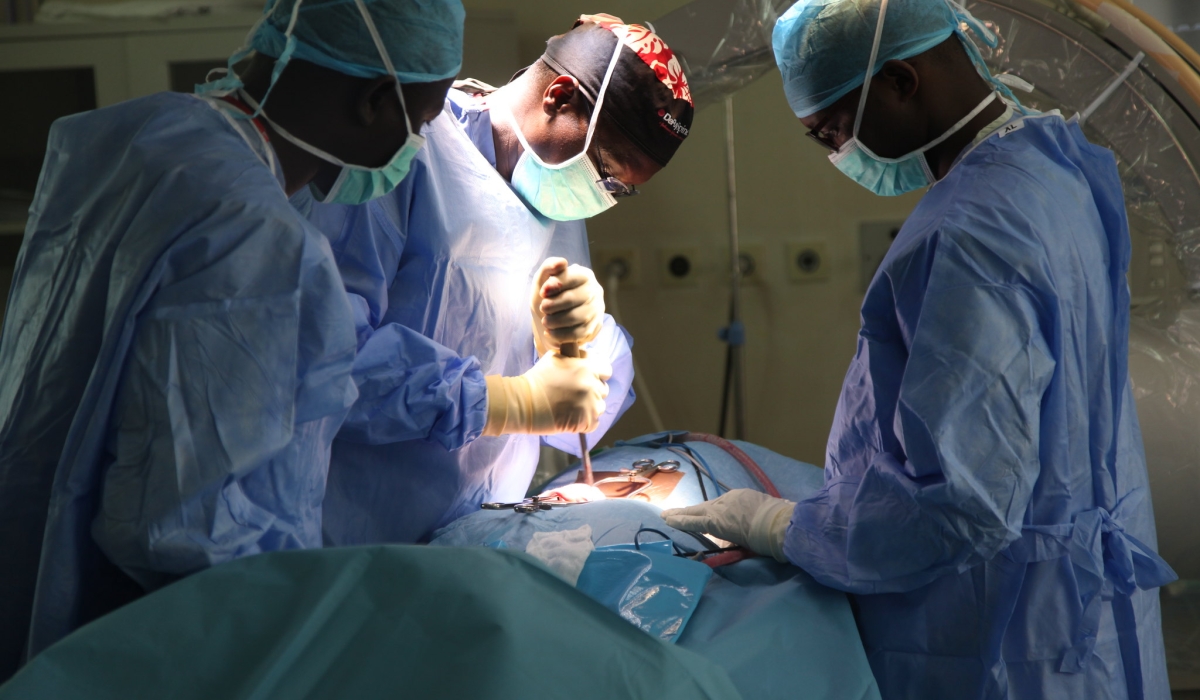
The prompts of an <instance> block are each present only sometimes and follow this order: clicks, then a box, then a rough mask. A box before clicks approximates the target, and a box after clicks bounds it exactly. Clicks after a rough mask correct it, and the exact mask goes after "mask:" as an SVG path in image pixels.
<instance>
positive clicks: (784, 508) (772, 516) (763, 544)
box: [662, 489, 796, 563]
mask: <svg viewBox="0 0 1200 700" xmlns="http://www.w3.org/2000/svg"><path fill="white" fill-rule="evenodd" d="M795 507H796V504H795V503H792V502H791V501H786V500H784V499H782V498H775V497H773V496H768V495H766V494H765V493H759V492H758V491H751V490H750V489H735V490H733V491H730V492H729V493H727V494H725V495H723V496H720V497H719V498H716V499H714V500H711V501H708V502H705V503H701V504H700V505H695V506H688V507H687V508H672V509H670V510H664V511H663V512H662V519H663V520H664V521H666V523H667V524H668V525H670V526H671V527H673V528H675V529H676V530H687V531H689V532H704V533H708V534H710V535H713V536H714V537H719V538H721V539H723V540H729V541H730V542H733V543H735V544H740V545H744V546H745V547H748V548H749V549H751V550H753V551H755V552H757V553H759V554H762V555H765V556H772V557H775V558H776V559H777V560H779V561H781V562H784V563H786V562H787V557H786V556H784V554H783V539H784V536H785V535H786V534H787V529H788V525H789V524H790V523H791V521H792V510H793V509H794V508H795Z"/></svg>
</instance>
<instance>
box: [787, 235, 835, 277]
mask: <svg viewBox="0 0 1200 700" xmlns="http://www.w3.org/2000/svg"><path fill="white" fill-rule="evenodd" d="M786 260H787V269H788V279H790V280H791V281H793V282H824V281H826V280H828V279H829V271H830V268H831V267H832V265H830V260H829V253H828V252H827V248H826V246H825V241H823V240H817V239H814V240H807V241H792V242H790V243H788V244H787V253H786Z"/></svg>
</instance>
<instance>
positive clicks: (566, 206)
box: [497, 40, 621, 221]
mask: <svg viewBox="0 0 1200 700" xmlns="http://www.w3.org/2000/svg"><path fill="white" fill-rule="evenodd" d="M620 54H621V41H620V40H618V41H617V48H616V49H615V50H614V51H613V55H612V59H611V60H610V61H609V63H608V72H607V73H605V74H604V82H603V83H602V84H601V85H600V94H599V95H598V96H597V97H596V108H595V109H594V110H592V119H591V121H590V122H589V123H588V130H587V137H586V138H585V139H584V142H583V151H582V152H581V153H579V155H576V156H574V157H572V158H568V159H567V160H565V161H563V162H562V163H556V164H550V163H547V162H545V161H543V160H542V159H541V158H539V157H538V154H537V153H534V152H533V149H532V148H530V147H529V142H528V141H526V140H525V134H523V133H521V125H520V124H518V123H517V120H516V118H515V117H514V116H513V115H512V112H511V111H509V109H508V107H507V106H504V105H497V106H499V107H500V111H501V112H503V113H504V114H505V116H507V118H508V119H509V121H510V122H511V123H512V125H513V131H514V132H516V135H517V140H519V141H520V142H521V148H522V149H524V152H523V153H522V154H521V157H520V158H519V159H517V165H516V167H515V168H514V169H513V174H512V187H513V189H514V190H516V192H517V194H518V195H520V197H521V199H523V200H525V203H526V204H528V205H529V206H531V207H533V208H534V209H536V210H538V211H539V212H540V213H541V214H542V216H544V217H546V218H547V219H553V220H555V221H575V220H578V219H588V218H591V217H593V216H595V215H597V214H599V213H601V212H603V211H606V210H608V209H610V208H612V207H613V205H615V204H616V203H617V200H616V199H615V198H614V197H613V196H612V195H611V194H610V193H609V192H608V191H607V190H606V189H605V188H604V187H603V185H601V183H600V180H601V178H600V173H599V172H598V171H597V170H596V166H595V165H594V164H592V161H591V159H590V158H588V156H587V151H588V148H589V147H590V146H591V144H592V134H594V133H595V131H596V122H597V121H598V120H599V118H600V108H601V106H603V104H604V94H605V93H606V92H607V91H608V82H609V80H610V79H611V78H612V74H613V69H614V68H615V67H616V65H617V59H618V58H619V57H620Z"/></svg>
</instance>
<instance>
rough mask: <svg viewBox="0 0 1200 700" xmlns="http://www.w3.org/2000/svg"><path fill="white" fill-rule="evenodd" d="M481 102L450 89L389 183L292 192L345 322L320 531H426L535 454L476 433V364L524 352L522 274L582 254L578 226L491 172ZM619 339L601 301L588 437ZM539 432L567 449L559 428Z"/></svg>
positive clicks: (502, 367)
mask: <svg viewBox="0 0 1200 700" xmlns="http://www.w3.org/2000/svg"><path fill="white" fill-rule="evenodd" d="M490 116H491V115H490V112H489V111H487V109H486V108H484V107H483V106H482V104H481V103H480V102H479V101H478V100H477V99H476V98H474V97H472V96H469V95H467V94H465V93H463V92H459V91H457V90H451V91H450V99H449V100H448V102H447V107H446V110H445V111H444V112H443V113H442V114H441V115H440V116H439V117H438V118H437V119H435V120H434V121H433V122H432V123H431V124H429V126H428V127H426V130H425V132H424V133H425V135H426V137H427V141H426V145H425V148H423V149H422V151H421V153H420V154H418V155H417V157H416V159H415V160H414V161H413V168H412V172H411V173H410V174H409V176H408V178H407V179H405V180H404V182H403V183H401V185H400V187H398V188H397V189H396V191H395V192H394V193H393V194H391V195H389V196H388V197H385V198H383V199H381V200H377V201H376V202H372V203H370V204H368V205H364V206H359V207H345V206H338V205H321V204H314V203H313V202H312V198H311V197H310V196H308V195H307V193H301V194H300V195H298V196H295V197H293V202H294V203H295V204H296V206H297V207H298V208H299V209H300V210H301V211H305V212H307V213H308V214H309V218H310V220H311V221H312V222H313V223H314V224H315V225H316V226H317V227H318V228H319V229H321V230H322V231H323V232H325V234H326V235H328V236H329V237H330V239H331V241H332V243H333V252H334V255H335V256H336V258H337V261H338V267H339V269H340V270H341V272H342V276H343V278H344V280H345V283H346V289H347V291H348V292H349V293H350V299H351V303H352V304H353V305H354V306H355V321H356V324H357V325H358V333H359V343H360V346H359V353H358V359H357V360H356V362H355V369H354V372H355V380H356V381H357V382H358V386H359V391H360V398H359V400H358V402H357V403H356V404H355V405H354V407H353V408H352V409H351V412H350V415H349V416H348V417H347V419H346V423H345V425H344V427H343V428H342V430H341V432H340V433H339V434H338V438H337V440H335V441H334V447H333V459H332V464H331V468H330V479H329V487H328V491H327V493H326V497H325V525H324V529H325V537H326V541H327V542H328V543H333V544H339V545H343V544H368V543H380V542H417V541H424V540H427V539H428V538H429V536H430V534H432V532H433V531H434V530H436V529H437V528H439V527H442V526H444V525H447V524H449V523H450V522H451V521H453V520H455V519H456V518H458V517H460V516H462V515H465V514H467V513H470V512H473V511H475V510H478V509H479V505H480V504H481V503H483V502H485V501H511V500H514V499H520V498H521V497H522V496H524V495H525V491H526V489H528V487H529V482H530V480H531V478H532V476H533V473H534V470H535V469H536V467H537V462H538V455H539V446H540V444H541V440H540V439H539V438H538V437H536V436H528V435H505V436H501V437H479V435H480V432H481V431H482V430H483V426H484V423H485V421H486V417H487V396H486V387H485V385H484V381H483V378H484V376H485V375H490V374H503V375H508V376H515V375H519V374H522V373H523V372H525V371H526V370H528V369H529V368H530V367H532V366H533V364H534V362H535V361H536V359H537V353H536V351H535V350H534V344H533V330H532V325H531V324H532V319H531V315H530V309H529V304H530V293H531V292H530V290H531V287H532V280H533V274H534V273H535V272H536V270H537V268H538V266H540V265H541V263H542V261H543V260H545V259H546V258H547V257H550V256H556V255H557V256H562V257H565V258H567V259H568V260H569V261H570V262H572V263H579V264H584V265H586V264H588V263H589V255H588V245H587V231H586V228H585V226H584V222H582V221H570V222H556V221H550V220H547V219H544V218H542V217H540V216H537V215H536V214H534V213H533V212H532V211H531V210H530V209H529V208H527V207H526V206H525V204H524V203H522V201H521V200H520V199H519V198H518V197H517V195H516V194H515V193H514V192H513V190H512V189H511V188H510V187H509V185H508V183H507V182H505V180H504V179H503V178H502V177H501V176H500V175H499V173H497V172H496V169H495V161H496V156H495V149H494V146H493V144H492V128H491V118H490ZM630 346H631V340H630V339H629V337H628V336H627V335H626V334H625V332H624V330H622V329H621V328H620V327H618V326H617V325H616V323H615V322H614V321H613V320H612V318H611V317H606V318H605V320H604V327H603V330H602V331H601V333H600V336H599V337H598V338H597V339H596V340H595V341H593V342H592V343H591V344H590V346H589V348H588V351H589V352H590V353H592V354H593V356H600V357H603V358H605V359H608V360H609V361H610V362H611V363H612V364H613V376H612V379H611V380H609V383H608V384H609V395H608V399H607V410H606V412H605V414H604V416H603V418H602V420H601V424H600V427H599V429H597V430H596V431H595V432H594V433H592V434H591V436H589V444H595V442H596V441H597V440H599V439H600V438H601V437H602V436H603V435H604V432H605V431H606V430H607V429H608V427H609V426H611V425H612V423H613V422H614V421H615V420H616V419H617V418H618V417H620V416H621V414H622V413H624V411H625V410H626V409H627V408H628V407H629V406H630V405H631V404H632V403H633V399H634V395H633V391H632V389H631V387H630V385H631V383H632V379H633V361H632V356H631V354H630ZM546 442H547V443H549V444H551V445H554V446H555V447H558V448H559V449H562V450H566V451H569V452H572V453H577V452H578V451H579V440H578V438H577V437H576V436H574V435H558V436H554V437H551V438H547V439H546Z"/></svg>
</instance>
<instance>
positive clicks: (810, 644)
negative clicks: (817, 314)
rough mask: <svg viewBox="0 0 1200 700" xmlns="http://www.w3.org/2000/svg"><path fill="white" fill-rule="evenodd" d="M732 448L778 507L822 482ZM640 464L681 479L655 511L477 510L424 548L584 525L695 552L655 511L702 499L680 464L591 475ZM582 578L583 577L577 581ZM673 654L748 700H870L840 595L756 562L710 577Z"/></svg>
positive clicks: (705, 449) (714, 456) (615, 464)
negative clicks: (677, 470) (748, 461)
mask: <svg viewBox="0 0 1200 700" xmlns="http://www.w3.org/2000/svg"><path fill="white" fill-rule="evenodd" d="M686 444H687V445H688V447H689V448H690V449H692V450H693V451H694V452H696V453H697V454H698V455H699V456H700V457H701V458H702V459H703V460H704V462H705V463H706V464H707V465H708V467H709V468H710V469H711V470H712V471H713V472H714V475H715V477H716V479H717V480H719V481H720V482H721V483H723V484H724V485H726V486H728V487H729V488H759V485H758V484H757V482H756V481H755V480H754V478H753V477H751V476H750V475H749V474H747V473H746V471H745V470H744V469H743V468H742V466H741V465H739V464H738V463H737V462H736V461H735V460H734V459H733V458H732V457H730V456H729V455H728V454H726V453H725V452H723V451H722V450H721V449H720V448H718V447H716V446H713V445H709V444H705V443H696V442H689V443H686ZM736 444H737V445H738V447H740V448H742V449H743V450H744V451H745V452H746V453H747V454H748V455H749V456H750V457H751V458H752V459H754V461H755V462H757V463H758V465H759V466H760V467H762V469H763V471H764V472H766V474H767V476H768V477H769V478H770V479H771V480H772V481H773V482H774V483H775V486H776V487H777V488H778V489H779V491H780V492H781V494H782V495H783V496H784V497H786V498H792V499H797V498H801V497H802V496H803V495H805V494H808V493H811V492H812V491H815V490H816V489H818V488H820V486H821V484H822V483H823V481H824V477H823V473H822V471H821V470H820V469H817V468H816V467H813V466H812V465H809V464H804V463H802V462H797V461H795V460H792V459H788V458H786V457H782V456H780V455H778V454H775V453H773V452H771V451H769V450H767V449H765V448H762V447H758V446H757V445H750V444H747V443H743V442H738V443H736ZM640 458H650V459H655V460H658V461H661V460H664V459H676V460H678V461H680V462H681V463H682V465H681V469H682V470H683V471H684V472H685V474H684V476H683V479H682V480H681V481H680V482H679V485H678V486H676V488H675V491H674V492H672V494H671V496H670V497H669V498H668V499H667V500H666V501H665V502H664V503H661V504H659V505H657V506H654V505H649V504H646V503H641V502H637V501H628V500H611V501H604V502H601V503H591V504H585V505H579V506H569V507H565V508H558V509H555V510H551V511H542V512H538V513H534V514H531V515H521V514H515V513H512V512H511V511H508V512H505V511H479V512H478V513H474V514H472V515H468V516H465V517H463V518H460V519H458V520H456V521H455V522H453V523H451V524H450V525H449V526H447V527H445V528H443V529H442V530H440V531H438V532H437V533H435V537H434V539H433V541H432V542H431V543H430V544H431V545H432V546H441V545H452V546H463V545H482V544H488V543H493V542H495V541H497V540H503V541H504V542H505V543H507V544H508V546H510V547H513V548H518V549H519V548H521V547H524V546H525V543H527V542H528V541H529V539H530V538H531V537H532V536H533V534H534V533H535V532H547V531H556V530H573V529H576V528H579V527H582V526H583V525H585V524H586V525H590V526H591V529H592V533H593V541H594V542H595V544H596V545H597V546H598V547H605V546H607V545H624V544H628V543H631V542H633V541H634V537H635V535H636V533H637V532H638V530H639V529H641V528H643V527H646V528H653V529H655V530H660V531H662V532H663V533H666V534H667V535H669V536H670V537H671V539H672V540H673V541H674V542H675V543H677V544H678V545H679V546H681V547H683V548H686V549H688V550H696V549H701V548H702V547H701V545H700V543H699V542H698V541H697V540H696V539H695V538H694V537H692V536H691V535H688V534H687V533H684V532H681V531H679V530H674V529H672V528H670V527H668V526H667V525H666V523H664V522H663V521H662V518H660V517H659V512H660V510H661V508H673V507H678V506H685V505H692V504H695V503H699V502H700V501H701V500H703V499H702V497H701V494H700V487H699V482H698V481H697V477H696V473H695V470H694V469H693V468H692V466H691V464H690V463H689V462H688V461H687V460H686V459H685V458H683V457H680V456H678V455H676V454H674V453H672V452H669V451H667V450H665V449H655V448H652V447H648V446H641V445H628V446H624V447H618V448H616V449H612V450H607V451H605V452H602V453H600V454H599V455H597V456H596V457H595V458H594V459H593V460H592V461H593V466H594V468H595V469H597V470H601V471H616V470H618V469H621V468H628V467H629V466H630V465H631V464H632V462H633V461H634V460H636V459H640ZM577 469H578V467H573V468H571V469H568V470H567V471H566V472H564V473H563V474H562V475H560V476H559V477H558V478H556V479H554V480H553V481H551V482H550V484H549V485H548V487H553V486H561V485H563V484H566V483H570V482H572V481H574V480H575V476H576V473H577ZM704 481H705V488H706V490H707V493H708V495H709V497H713V496H715V495H716V494H717V493H718V492H719V491H720V489H721V488H722V487H720V486H718V485H717V484H716V483H714V482H713V481H712V480H710V479H708V478H707V477H706V478H705V480H704ZM655 540H661V537H659V536H658V535H656V534H653V533H649V532H643V533H642V534H641V535H640V537H639V542H641V543H642V546H643V547H645V546H646V545H647V544H648V543H652V542H654V541H655ZM653 546H654V545H651V547H653ZM584 576H586V569H585V574H584V575H582V576H581V577H580V580H581V582H582V581H583V580H584ZM630 629H633V627H630ZM678 646H680V647H683V648H685V649H690V650H692V651H694V652H697V653H699V654H700V655H702V656H704V657H707V658H708V659H710V660H711V661H712V662H713V663H714V664H716V665H718V666H721V667H723V668H724V669H725V670H726V671H728V672H729V676H730V678H732V679H733V682H734V684H735V685H736V686H737V688H738V690H739V691H741V693H742V694H743V695H744V696H745V697H747V698H771V697H792V696H794V695H795V694H796V689H797V688H803V689H804V697H805V698H808V699H809V700H873V699H877V698H879V689H878V687H877V686H876V684H875V679H874V677H873V676H872V675H871V669H870V666H869V665H868V664H867V658H866V654H865V653H864V652H863V647H862V641H861V640H860V639H859V636H858V629H857V627H856V626H855V623H854V616H853V614H852V613H851V611H850V605H849V602H848V601H847V599H846V596H845V595H844V594H842V593H840V592H838V591H834V590H831V589H829V588H826V587H824V586H821V585H820V584H818V583H817V582H816V581H814V580H813V579H812V578H811V577H810V576H808V575H807V574H805V573H804V572H803V571H801V570H799V569H797V568H795V567H792V566H785V565H782V564H779V563H777V562H775V561H774V560H770V559H764V558H755V559H749V560H746V561H742V562H739V563H737V564H734V565H731V566H724V567H721V568H719V569H717V570H716V575H714V576H713V577H712V579H711V580H710V581H709V582H708V585H707V586H706V587H705V589H704V594H703V595H702V596H701V598H700V602H699V604H698V605H697V606H696V610H695V612H694V613H693V615H692V617H691V620H690V621H688V622H687V627H686V628H685V629H684V630H683V633H682V634H681V635H680V636H679V639H678Z"/></svg>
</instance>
